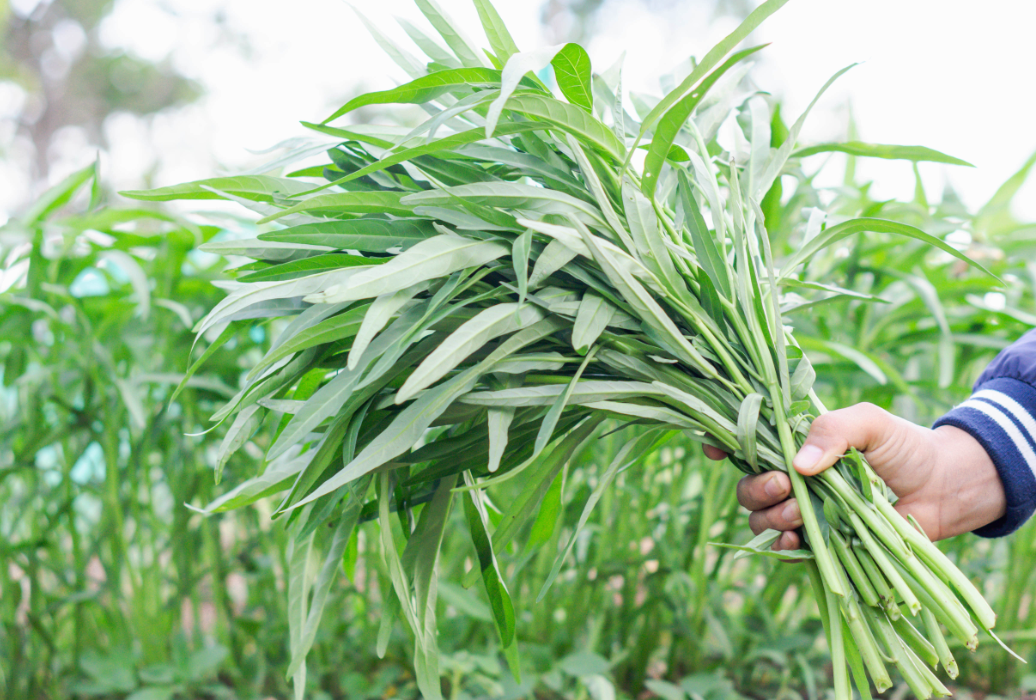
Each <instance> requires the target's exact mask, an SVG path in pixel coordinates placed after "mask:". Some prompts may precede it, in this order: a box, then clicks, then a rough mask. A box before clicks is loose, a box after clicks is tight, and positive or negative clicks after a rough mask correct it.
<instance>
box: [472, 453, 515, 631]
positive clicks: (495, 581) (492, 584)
mask: <svg viewBox="0 0 1036 700" xmlns="http://www.w3.org/2000/svg"><path fill="white" fill-rule="evenodd" d="M464 483H465V484H467V485H469V486H470V485H472V484H474V483H475V482H474V480H473V479H472V478H471V476H470V475H469V474H468V472H464ZM467 495H468V497H467V498H465V499H464V511H465V513H466V514H467V518H468V529H469V530H470V532H471V541H472V543H473V544H474V545H475V553H476V554H477V555H478V562H479V569H480V570H481V572H482V583H483V585H484V586H485V589H486V596H487V597H488V598H489V605H490V608H491V609H492V611H493V621H494V622H495V623H496V631H497V634H498V635H499V636H500V646H501V647H507V646H509V645H510V644H511V642H512V641H513V640H514V628H515V619H514V605H513V604H512V603H511V595H510V593H508V591H507V585H506V584H505V583H504V578H503V576H502V575H501V573H500V565H499V564H498V563H497V560H496V554H495V553H494V552H493V542H492V538H491V537H490V535H489V517H488V515H487V514H486V506H485V504H484V503H482V492H481V491H479V490H478V489H473V490H471V491H468V494H467Z"/></svg>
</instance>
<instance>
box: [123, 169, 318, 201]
mask: <svg viewBox="0 0 1036 700" xmlns="http://www.w3.org/2000/svg"><path fill="white" fill-rule="evenodd" d="M311 187H312V185H310V184H309V183H308V182H304V181H300V180H290V179H287V178H281V177H271V176H269V175H235V176H234V177H214V178H210V179H208V180H195V181H194V182H185V183H183V184H182V185H173V186H171V187H159V188H156V189H153V190H127V191H125V192H120V194H121V195H122V196H123V197H129V198H131V199H141V200H144V201H147V202H168V201H170V200H177V199H224V197H223V196H222V195H220V194H218V193H217V192H213V191H212V190H219V191H220V192H226V193H227V194H232V195H234V196H235V197H241V198H242V199H247V200H250V201H253V202H273V201H275V200H276V199H291V198H292V197H293V196H294V195H296V194H298V193H299V192H305V191H306V190H308V189H310V188H311ZM207 188H208V189H207Z"/></svg>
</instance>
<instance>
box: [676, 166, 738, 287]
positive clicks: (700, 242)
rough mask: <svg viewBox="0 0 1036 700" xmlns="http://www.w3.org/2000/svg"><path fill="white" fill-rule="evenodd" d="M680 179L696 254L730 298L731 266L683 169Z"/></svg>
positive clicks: (681, 197) (714, 281) (687, 221)
mask: <svg viewBox="0 0 1036 700" xmlns="http://www.w3.org/2000/svg"><path fill="white" fill-rule="evenodd" d="M678 176H679V180H680V185H679V196H680V205H681V206H682V207H683V213H684V223H685V224H686V225H687V228H688V229H689V230H690V232H691V243H692V245H694V254H695V256H696V257H697V259H698V264H699V265H701V269H703V270H704V271H705V274H706V275H708V277H709V280H711V281H712V284H713V286H714V287H715V288H716V290H717V291H718V292H719V293H720V294H721V295H723V297H724V298H727V299H730V296H731V289H732V283H731V281H730V272H731V271H730V266H729V265H728V264H727V259H726V257H725V256H724V255H723V253H722V252H721V251H720V247H719V246H718V245H716V238H715V237H714V236H713V234H712V233H711V232H710V231H709V228H708V226H707V225H706V223H705V218H704V217H703V216H702V214H701V209H700V208H699V207H698V201H697V200H696V199H695V198H694V191H693V190H692V188H691V182H690V179H689V178H688V177H687V174H686V173H685V172H684V171H683V170H682V169H681V170H679V171H678Z"/></svg>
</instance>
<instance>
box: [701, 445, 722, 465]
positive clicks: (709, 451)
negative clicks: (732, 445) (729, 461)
mask: <svg viewBox="0 0 1036 700" xmlns="http://www.w3.org/2000/svg"><path fill="white" fill-rule="evenodd" d="M702 447H703V448H704V450H705V456H706V457H708V458H709V459H714V460H716V461H719V460H721V459H726V458H727V453H726V452H724V451H723V450H721V449H719V448H718V447H713V446H712V445H703V446H702Z"/></svg>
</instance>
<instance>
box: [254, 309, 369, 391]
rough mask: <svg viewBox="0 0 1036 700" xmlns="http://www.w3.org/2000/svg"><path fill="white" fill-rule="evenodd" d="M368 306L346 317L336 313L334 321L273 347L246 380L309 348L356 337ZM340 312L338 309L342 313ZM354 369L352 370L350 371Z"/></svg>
mask: <svg viewBox="0 0 1036 700" xmlns="http://www.w3.org/2000/svg"><path fill="white" fill-rule="evenodd" d="M369 309H370V307H369V306H367V305H363V306H358V307H356V308H353V309H349V310H348V311H345V312H344V313H336V314H335V315H333V316H332V317H330V318H327V319H324V320H321V321H319V322H318V323H316V324H314V325H312V326H309V327H307V328H300V329H298V330H297V332H294V333H292V334H291V335H290V337H288V338H286V339H285V341H284V342H283V343H279V344H277V345H275V346H274V347H271V348H270V350H269V352H267V353H266V355H265V356H264V357H263V359H262V360H260V361H259V362H257V363H256V365H255V367H253V368H252V370H251V371H250V372H249V373H248V375H247V376H246V380H247V381H251V380H252V379H253V378H254V377H256V376H258V375H259V374H260V373H261V372H262V371H263V370H264V369H266V368H267V367H271V366H273V365H275V364H276V363H277V362H278V361H280V360H281V359H283V358H285V357H288V356H289V355H294V354H295V353H297V352H302V351H303V350H305V349H307V348H312V347H316V346H318V345H324V344H327V343H334V342H338V341H340V340H345V339H346V338H351V337H353V336H355V335H356V334H357V333H358V332H359V331H360V328H362V323H363V321H364V319H365V318H366V315H367V314H368V313H369ZM338 310H340V309H337V310H336V311H338ZM350 369H352V368H350Z"/></svg>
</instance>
